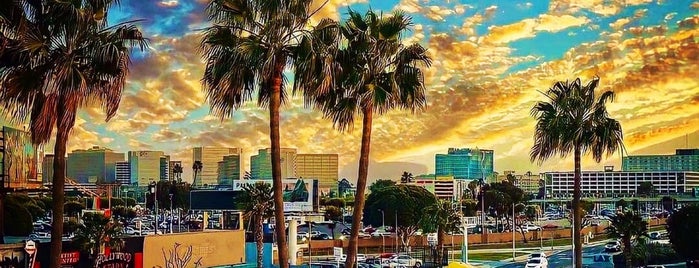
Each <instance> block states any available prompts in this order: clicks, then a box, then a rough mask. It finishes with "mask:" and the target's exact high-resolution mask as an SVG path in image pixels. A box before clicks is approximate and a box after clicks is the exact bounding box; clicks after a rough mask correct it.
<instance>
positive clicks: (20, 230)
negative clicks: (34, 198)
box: [2, 195, 33, 236]
mask: <svg viewBox="0 0 699 268" xmlns="http://www.w3.org/2000/svg"><path fill="white" fill-rule="evenodd" d="M11 196H12V195H8V198H7V200H6V202H3V204H2V205H4V210H5V213H6V215H11V216H10V217H3V218H2V221H3V223H4V224H5V234H7V235H12V236H27V235H29V234H31V233H32V230H33V226H32V215H31V214H30V213H29V211H28V210H27V208H26V206H25V205H24V204H23V203H20V200H18V199H14V198H11Z"/></svg>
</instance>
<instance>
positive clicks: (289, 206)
mask: <svg viewBox="0 0 699 268" xmlns="http://www.w3.org/2000/svg"><path fill="white" fill-rule="evenodd" d="M257 182H263V183H267V184H272V180H234V181H233V191H242V190H243V186H244V185H252V184H255V183H257ZM282 182H283V184H284V186H283V187H284V188H283V189H284V211H290V212H304V211H313V204H314V202H313V201H314V200H315V197H316V195H317V190H318V187H317V183H318V181H317V180H312V179H285V180H282Z"/></svg>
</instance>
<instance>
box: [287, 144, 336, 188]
mask: <svg viewBox="0 0 699 268" xmlns="http://www.w3.org/2000/svg"><path fill="white" fill-rule="evenodd" d="M338 158H339V156H338V154H298V155H296V176H297V177H298V178H302V179H317V180H318V194H320V195H321V196H324V195H330V193H331V192H332V193H333V194H334V195H336V194H337V193H338V188H337V179H338V174H339V162H338Z"/></svg>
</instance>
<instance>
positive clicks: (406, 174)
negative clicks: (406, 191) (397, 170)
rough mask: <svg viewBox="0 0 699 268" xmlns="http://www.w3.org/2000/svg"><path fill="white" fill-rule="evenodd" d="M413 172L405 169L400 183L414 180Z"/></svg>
mask: <svg viewBox="0 0 699 268" xmlns="http://www.w3.org/2000/svg"><path fill="white" fill-rule="evenodd" d="M413 178H414V177H413V173H410V172H407V171H403V174H401V175H400V183H410V182H413Z"/></svg>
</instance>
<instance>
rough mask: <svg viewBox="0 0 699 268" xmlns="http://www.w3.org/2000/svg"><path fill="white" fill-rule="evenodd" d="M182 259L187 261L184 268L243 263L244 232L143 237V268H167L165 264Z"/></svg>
mask: <svg viewBox="0 0 699 268" xmlns="http://www.w3.org/2000/svg"><path fill="white" fill-rule="evenodd" d="M183 259H189V260H190V262H189V263H188V265H186V267H193V266H194V265H195V264H197V263H199V264H200V267H213V266H222V265H232V264H242V263H245V232H244V231H243V230H227V231H213V230H212V231H205V232H195V233H179V234H169V235H150V236H146V237H145V239H144V241H143V267H170V266H169V265H168V264H170V263H173V261H175V260H183Z"/></svg>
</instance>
